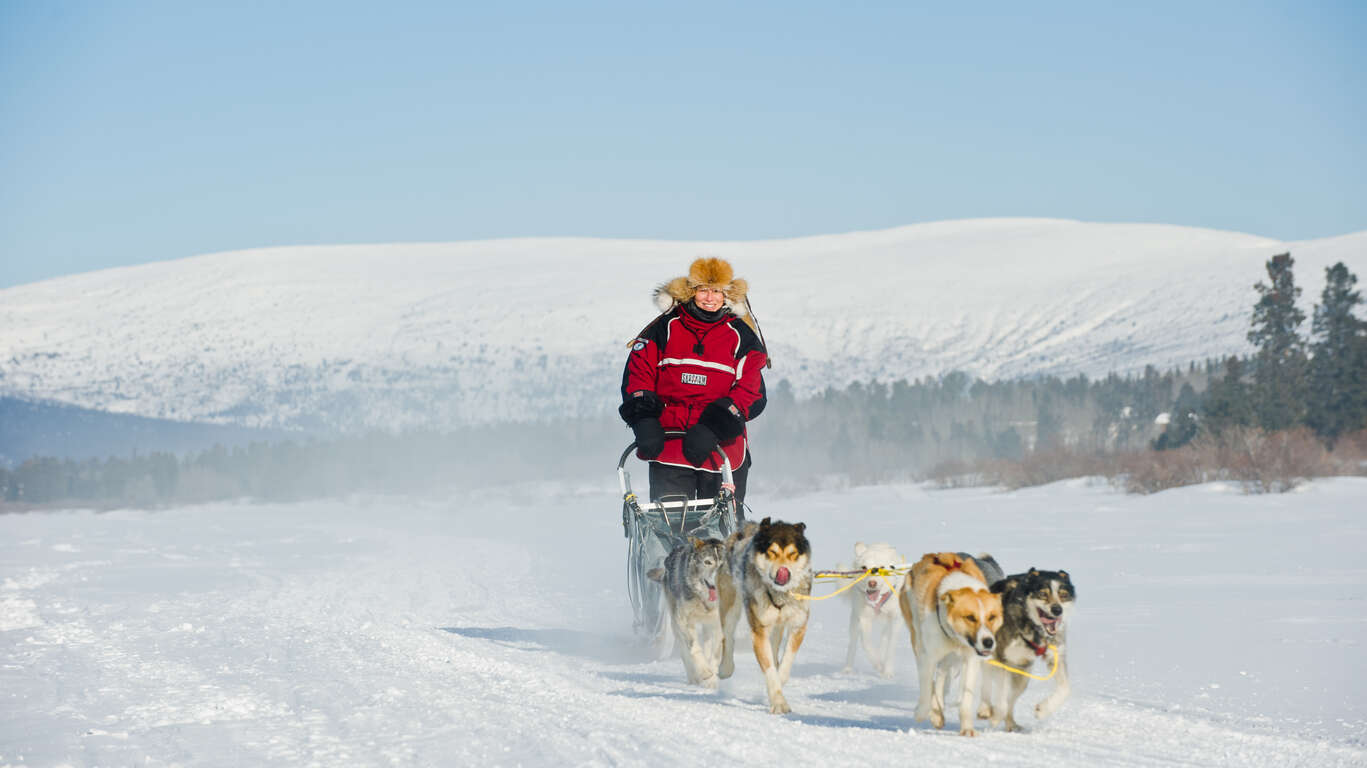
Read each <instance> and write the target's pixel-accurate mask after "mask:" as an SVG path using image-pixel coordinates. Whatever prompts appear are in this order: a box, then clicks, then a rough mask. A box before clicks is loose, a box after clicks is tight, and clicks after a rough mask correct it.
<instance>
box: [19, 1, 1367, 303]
mask: <svg viewBox="0 0 1367 768" xmlns="http://www.w3.org/2000/svg"><path fill="white" fill-rule="evenodd" d="M1108 5H1110V6H1111V7H1105V6H1108ZM958 8H962V10H960V9H958ZM1364 9H1367V4H1363V3H1361V2H1328V3H1314V2H1302V3H1283V4H1267V3H1219V2H1205V3H1201V2H1198V3H1189V2H1184V3H1124V4H1120V3H1117V4H1113V5H1111V4H1104V3H1096V2H1085V3H1001V4H996V3H973V4H967V3H965V4H951V3H935V4H925V5H924V6H922V5H920V4H914V3H906V2H889V3H867V2H850V3H805V2H793V1H789V2H775V3H736V2H732V3H709V2H692V3H687V4H682V3H681V4H677V5H665V4H657V3H640V2H624V3H594V2H583V3H517V2H505V3H497V4H494V3H479V4H469V5H465V4H457V3H433V4H401V3H387V4H379V3H371V4H347V3H340V2H330V3H268V2H237V3H212V4H211V3H186V2H180V1H178V2H164V3H162V2H136V1H134V0H129V1H128V2H119V3H101V2H56V1H43V2H15V1H14V0H0V287H3V286H8V285H15V284H19V283H25V282H30V281H34V280H39V279H43V278H46V277H51V276H56V275H61V274H69V273H74V272H83V271H87V270H92V269H101V268H105V267H111V266H119V265H125V264H134V263H140V262H145V261H154V260H161V259H171V258H180V257H184V256H191V255H195V254H200V253H209V252H214V251H224V250H235V249H242V248H254V247H261V246H272V245H294V244H313V243H363V242H401V241H444V240H465V239H476V238H491V237H518V236H546V235H579V236H589V237H630V238H662V239H680V240H710V239H745V240H749V239H761V238H771V237H790V236H800V235H808V234H822V233H832V232H844V231H850V230H861V229H877V228H883V227H892V226H900V225H904V224H912V223H916V222H923V221H936V220H942V219H953V218H973V217H985V216H1047V217H1059V218H1075V219H1083V220H1088V221H1147V222H1163V223H1171V224H1183V225H1192V226H1202V227H1211V228H1216V229H1227V230H1237V231H1242V232H1250V233H1255V234H1260V235H1266V236H1269V237H1277V238H1282V239H1305V238H1315V237H1326V236H1332V235H1339V234H1345V233H1348V232H1353V231H1359V230H1362V229H1367V151H1365V150H1367V120H1364V118H1367V46H1365V45H1364V44H1363V43H1362V41H1363V40H1367V10H1364Z"/></svg>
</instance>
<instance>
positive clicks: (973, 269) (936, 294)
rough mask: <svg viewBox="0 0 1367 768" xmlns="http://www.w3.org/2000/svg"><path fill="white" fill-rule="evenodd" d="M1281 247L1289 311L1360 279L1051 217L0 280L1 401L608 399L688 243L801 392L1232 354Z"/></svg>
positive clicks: (689, 252)
mask: <svg viewBox="0 0 1367 768" xmlns="http://www.w3.org/2000/svg"><path fill="white" fill-rule="evenodd" d="M1287 250H1289V251H1291V253H1292V255H1293V256H1294V257H1295V259H1296V266H1295V270H1296V277H1297V283H1298V285H1300V286H1302V287H1303V289H1304V293H1303V295H1302V297H1301V298H1302V304H1303V305H1304V308H1305V309H1307V310H1309V308H1310V306H1311V305H1312V304H1313V303H1314V302H1315V301H1316V300H1317V299H1318V297H1319V292H1320V290H1321V288H1322V287H1323V280H1324V268H1325V267H1327V266H1329V265H1331V264H1333V263H1334V262H1337V261H1343V262H1345V263H1346V264H1347V266H1348V267H1349V269H1351V270H1352V271H1354V272H1355V273H1356V274H1358V275H1364V274H1367V232H1359V233H1356V234H1351V235H1345V236H1342V237H1337V238H1328V239H1322V240H1313V241H1307V242H1296V243H1285V242H1279V241H1276V240H1271V239H1268V238H1263V237H1256V236H1253V235H1245V234H1238V233H1231V232H1219V231H1213V230H1205V229H1195V228H1190V227H1176V226H1166V225H1158V224H1114V223H1085V222H1078V221H1066V220H1053V219H980V220H967V221H949V222H939V223H932V224H920V225H915V226H909V227H901V228H897V229H889V230H882V231H874V232H854V233H847V234H838V235H823V236H819V237H808V238H799V239H792V240H772V241H755V242H665V241H647V240H608V239H590V238H538V239H510V240H493V241H478V242H462V243H444V244H443V243H434V244H404V245H352V246H310V247H289V248H267V249H260V250H252V251H239V252H232V253H220V254H210V255H205V256H197V257H193V258H187V259H181V260H177V261H169V262H161V263H155V264H146V265H141V266H135V267H126V268H120V269H112V270H105V271H100V272H92V273H87V274H81V275H74V276H70V277H63V278H58V279H53V280H47V281H44V282H39V283H33V284H30V285H23V286H16V287H12V288H8V289H5V290H3V291H0V328H4V329H5V333H4V334H0V394H3V395H17V396H21V397H30V398H40V399H49V400H55V401H59V402H63V403H70V404H74V405H80V406H84V407H89V408H95V409H98V410H107V411H113V412H118V413H131V414H136V415H141V416H150V417H159V418H170V419H176V420H182V421H212V422H216V423H233V424H239V425H244V426H256V427H286V428H310V429H312V428H319V427H321V428H324V429H343V430H350V429H364V428H383V429H403V428H406V427H410V426H423V427H442V426H450V425H455V424H465V423H471V422H487V421H499V420H506V419H517V420H538V419H546V418H560V417H563V416H566V415H578V416H594V415H600V414H606V413H608V412H609V410H610V409H611V407H612V404H611V402H610V400H611V398H605V397H604V396H603V393H604V392H611V391H613V390H614V389H615V388H616V386H617V383H618V381H619V379H620V373H621V368H620V367H621V362H622V360H623V358H624V355H625V347H624V346H623V345H624V343H625V342H626V340H628V339H629V338H631V336H632V334H633V333H634V332H635V331H636V330H637V329H639V328H640V327H642V326H643V325H645V323H646V322H648V321H649V320H650V319H651V317H653V308H652V305H651V303H650V299H649V294H650V292H651V290H652V289H653V288H654V287H655V286H656V285H657V284H659V283H660V282H663V281H665V280H668V279H669V278H671V277H674V276H676V275H680V274H683V273H684V271H685V270H686V268H687V264H688V263H689V261H691V260H692V259H693V258H695V257H697V256H699V255H706V254H714V255H720V256H723V257H725V258H728V259H730V260H731V261H732V262H733V263H734V264H735V266H736V269H737V273H738V275H739V276H741V277H744V278H746V279H747V280H749V281H750V284H751V296H752V300H753V305H754V309H755V312H756V313H757V315H758V317H759V318H760V320H761V322H762V324H763V329H764V333H765V337H766V339H767V340H768V343H769V346H770V351H771V353H772V357H773V359H774V368H773V369H772V371H770V372H769V378H770V379H771V382H773V383H776V382H777V381H778V380H780V379H785V378H786V379H788V380H789V381H790V382H791V384H792V385H793V387H794V390H795V391H796V393H797V394H798V395H799V396H801V395H805V394H810V393H813V392H818V391H821V390H824V389H825V388H826V387H827V386H831V385H835V386H843V385H845V384H847V383H849V382H851V381H856V380H859V381H867V380H869V379H871V378H878V379H880V380H884V381H889V380H893V379H896V378H908V379H912V378H918V377H922V376H929V375H939V374H943V373H947V372H949V371H951V370H956V369H957V370H963V371H966V372H968V373H970V374H972V375H975V376H982V377H985V378H1010V377H1015V376H1023V375H1033V374H1058V375H1064V376H1073V375H1076V374H1077V373H1086V374H1088V375H1091V376H1104V375H1105V374H1107V373H1110V372H1112V371H1115V372H1121V373H1125V372H1133V371H1136V370H1139V369H1142V368H1143V366H1145V365H1148V364H1153V365H1157V366H1160V367H1168V366H1173V365H1186V364H1188V363H1189V362H1192V361H1199V360H1204V359H1206V358H1207V357H1211V356H1219V355H1225V354H1231V353H1240V352H1245V351H1247V350H1248V349H1249V347H1248V344H1247V341H1246V340H1245V334H1246V332H1247V329H1248V316H1249V312H1250V310H1251V308H1252V305H1253V303H1254V302H1255V301H1256V298H1257V296H1256V294H1255V293H1254V291H1253V288H1252V286H1253V284H1254V283H1255V282H1257V281H1259V280H1265V279H1266V273H1265V268H1264V264H1265V262H1266V261H1267V259H1269V258H1270V257H1271V256H1272V255H1274V254H1277V253H1280V252H1283V251H1287ZM1304 330H1306V331H1307V332H1308V325H1307V327H1306V328H1305V329H1304Z"/></svg>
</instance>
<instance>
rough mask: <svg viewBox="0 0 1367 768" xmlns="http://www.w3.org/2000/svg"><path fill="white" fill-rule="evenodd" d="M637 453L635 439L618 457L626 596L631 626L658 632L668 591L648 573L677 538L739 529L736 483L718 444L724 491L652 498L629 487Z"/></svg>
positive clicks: (645, 633) (642, 632) (720, 535)
mask: <svg viewBox="0 0 1367 768" xmlns="http://www.w3.org/2000/svg"><path fill="white" fill-rule="evenodd" d="M683 434H684V433H683V432H666V433H665V438H666V439H669V440H678V439H679V438H681V437H683ZM635 452H636V443H635V442H632V443H631V445H628V446H627V447H626V450H624V451H622V457H621V458H620V459H618V460H617V480H618V484H619V485H620V486H621V489H622V532H623V534H624V535H625V536H626V538H627V596H628V597H630V598H631V610H632V628H633V629H634V630H635V632H636V634H637V635H638V636H640V637H643V638H647V639H649V638H655V637H657V636H659V633H660V631H661V629H662V628H663V627H662V626H661V624H662V622H663V621H664V618H665V613H666V611H665V607H664V591H663V590H662V589H661V587H660V585H659V583H657V582H654V581H651V580H650V578H649V577H647V576H646V573H647V572H649V571H650V569H652V568H658V567H660V566H661V564H663V563H664V559H665V555H668V554H669V551H670V550H671V549H673V548H674V545H675V543H676V542H678V541H682V540H684V539H687V538H688V537H689V536H693V537H696V538H699V539H711V538H717V539H725V538H726V537H727V536H730V535H731V534H732V532H734V531H735V530H736V527H737V522H738V520H739V516H738V515H737V513H736V497H735V483H734V480H733V478H732V476H731V462H730V460H729V459H727V458H726V454H725V453H724V452H723V451H722V450H721V449H720V448H718V449H717V450H716V455H718V456H720V457H721V461H722V465H721V490H720V491H719V492H718V493H717V496H716V497H715V498H708V499H690V498H688V497H686V496H683V495H681V494H680V495H668V496H663V497H661V498H660V500H659V501H648V500H646V499H642V498H640V497H638V496H637V495H636V494H635V493H634V492H632V490H631V474H630V473H629V472H627V470H626V462H627V457H628V456H631V455H633V454H634V453H635Z"/></svg>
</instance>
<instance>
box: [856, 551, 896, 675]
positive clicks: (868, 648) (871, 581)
mask: <svg viewBox="0 0 1367 768" xmlns="http://www.w3.org/2000/svg"><path fill="white" fill-rule="evenodd" d="M906 561H907V559H906V558H905V557H902V556H901V555H900V554H898V553H897V549H896V548H894V547H893V546H892V545H891V544H883V543H877V544H865V543H864V542H862V541H860V542H857V543H855V545H854V566H853V567H851V568H845V567H842V568H841V570H849V571H859V572H861V573H862V572H864V571H866V570H868V569H870V568H878V567H892V566H899V565H903V564H905V563H906ZM906 578H907V577H906V574H903V573H891V574H888V575H886V576H883V575H879V574H869V575H868V576H867V577H865V578H863V579H861V580H860V581H861V582H862V583H861V584H859V585H857V586H855V587H851V588H850V589H848V590H846V592H845V594H846V595H847V596H848V597H849V601H850V645H849V649H848V650H847V651H846V653H845V670H844V671H846V672H852V671H854V657H855V649H856V648H857V647H858V646H859V645H860V643H861V642H862V643H863V645H864V652H865V653H867V654H868V655H869V661H871V662H873V669H874V671H875V672H877V673H878V674H879V675H880V676H882V677H892V661H893V649H894V647H895V646H894V645H893V638H894V637H895V635H896V630H897V620H898V612H897V599H896V598H897V593H898V592H899V591H900V590H901V589H902V582H904V581H906Z"/></svg>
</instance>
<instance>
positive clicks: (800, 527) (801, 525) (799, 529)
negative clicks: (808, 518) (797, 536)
mask: <svg viewBox="0 0 1367 768" xmlns="http://www.w3.org/2000/svg"><path fill="white" fill-rule="evenodd" d="M793 527H794V528H796V529H797V532H798V533H802V532H803V531H805V530H807V524H806V523H798V524H797V525H795V526H793Z"/></svg>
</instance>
